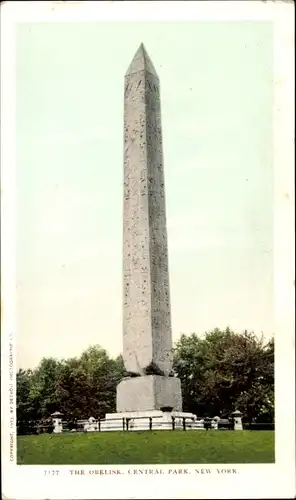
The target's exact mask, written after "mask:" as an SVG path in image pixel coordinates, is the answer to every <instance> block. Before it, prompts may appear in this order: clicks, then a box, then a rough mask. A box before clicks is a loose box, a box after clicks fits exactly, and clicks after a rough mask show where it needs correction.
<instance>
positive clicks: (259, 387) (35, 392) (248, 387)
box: [17, 328, 274, 423]
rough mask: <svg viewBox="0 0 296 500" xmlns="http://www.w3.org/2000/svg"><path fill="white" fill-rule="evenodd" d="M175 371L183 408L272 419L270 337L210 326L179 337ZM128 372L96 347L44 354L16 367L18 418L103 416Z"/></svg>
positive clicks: (118, 360)
mask: <svg viewBox="0 0 296 500" xmlns="http://www.w3.org/2000/svg"><path fill="white" fill-rule="evenodd" d="M174 373H175V374H176V375H177V376H178V377H180V379H181V383H182V395H183V409H184V411H190V412H192V413H194V414H196V415H198V416H207V415H208V416H211V417H214V416H217V415H220V416H222V417H228V416H229V415H230V413H231V412H232V411H233V410H235V409H239V410H240V411H241V412H242V413H243V415H244V419H245V421H252V420H256V421H257V422H260V421H261V422H270V421H273V418H274V340H273V339H272V340H270V341H269V342H268V343H267V344H264V342H263V340H262V339H258V338H257V337H256V336H255V335H254V334H252V333H248V332H244V333H235V332H233V331H232V330H230V329H229V328H227V329H226V330H225V331H221V330H219V329H215V330H213V331H211V332H207V333H206V334H205V335H204V336H202V337H200V336H197V335H196V334H195V333H193V334H192V335H189V336H186V335H182V336H181V338H180V340H179V341H178V342H177V344H176V346H175V349H174ZM125 375H126V373H125V370H124V366H123V361H122V358H121V356H119V357H118V358H116V359H112V358H110V357H109V356H108V353H107V352H106V351H105V350H104V349H102V348H101V347H100V346H92V347H90V348H89V349H87V350H86V351H84V352H83V353H82V354H81V356H80V357H79V358H70V359H64V360H61V361H57V360H55V359H52V358H43V359H42V360H41V362H40V364H39V366H38V367H37V368H36V369H35V370H19V371H18V373H17V418H18V422H19V423H20V422H30V421H37V420H38V421H39V420H41V419H47V418H48V417H49V416H50V415H51V413H53V412H54V411H57V410H58V411H60V412H61V413H62V414H63V415H64V418H65V419H66V420H74V419H80V418H89V417H90V416H93V417H95V418H97V417H104V416H105V414H106V413H109V412H114V411H116V404H115V399H116V386H117V384H118V383H119V381H120V380H121V379H122V378H123V377H124V376H125Z"/></svg>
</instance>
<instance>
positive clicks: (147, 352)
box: [123, 53, 172, 375]
mask: <svg viewBox="0 0 296 500" xmlns="http://www.w3.org/2000/svg"><path fill="white" fill-rule="evenodd" d="M142 56H143V57H144V58H146V59H145V60H143V61H142V60H141V57H142ZM147 57H148V56H147V54H146V53H143V54H142V55H141V53H137V55H136V58H135V62H132V64H131V67H130V69H129V70H130V72H128V74H127V75H126V77H125V91H124V96H125V100H124V224H123V239H124V243H123V251H124V266H123V267H124V310H123V330H124V331H123V337H124V338H123V347H124V349H123V358H124V362H125V366H126V369H127V370H128V371H129V372H131V373H137V374H139V375H141V374H142V373H143V371H144V373H145V370H146V371H148V370H151V369H154V370H155V373H156V372H157V373H164V374H166V375H167V374H169V373H170V372H171V368H172V354H171V352H172V339H171V314H170V293H169V276H168V251H167V230H166V213H165V186H164V173H163V152H162V133H161V109H160V90H159V80H158V76H157V75H156V73H155V70H154V68H153V65H152V63H151V61H150V60H148V59H147ZM138 68H139V70H138ZM147 69H148V70H147ZM135 353H137V356H135ZM136 359H137V361H136ZM149 373H150V372H149Z"/></svg>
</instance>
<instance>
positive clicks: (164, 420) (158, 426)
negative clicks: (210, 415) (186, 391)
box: [101, 410, 204, 431]
mask: <svg viewBox="0 0 296 500" xmlns="http://www.w3.org/2000/svg"><path fill="white" fill-rule="evenodd" d="M184 426H185V428H186V429H188V430H189V429H204V424H203V421H198V420H197V419H196V416H195V415H194V414H193V413H186V412H177V411H172V412H164V411H161V410H152V411H142V412H140V411H137V412H121V413H107V414H106V417H105V420H104V421H103V422H101V431H120V430H122V431H123V430H125V431H141V430H142V431H144V430H174V429H184Z"/></svg>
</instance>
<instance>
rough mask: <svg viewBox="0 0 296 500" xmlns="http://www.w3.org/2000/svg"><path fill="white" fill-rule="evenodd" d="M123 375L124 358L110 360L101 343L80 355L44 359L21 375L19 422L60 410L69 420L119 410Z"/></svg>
mask: <svg viewBox="0 0 296 500" xmlns="http://www.w3.org/2000/svg"><path fill="white" fill-rule="evenodd" d="M123 376H124V368H123V362H122V359H121V357H119V358H116V359H110V358H109V356H108V354H107V352H106V351H105V350H104V349H101V348H100V347H99V346H93V347H90V348H89V349H87V350H86V351H85V352H83V353H82V355H81V356H80V358H70V359H67V360H62V361H56V360H54V359H52V358H48V359H46V358H44V359H42V361H41V362H40V364H39V365H38V367H37V368H36V369H35V370H27V371H25V370H19V372H18V374H17V418H18V421H19V422H22V421H29V420H39V419H46V418H48V417H49V416H50V415H51V414H52V413H53V412H54V411H57V410H58V411H60V412H61V413H62V414H63V415H64V418H65V419H67V420H72V419H75V418H77V419H80V418H89V417H90V416H94V417H96V418H97V417H103V416H104V415H105V413H106V412H112V411H115V395H116V386H117V384H118V382H119V381H120V380H121V379H122V377H123Z"/></svg>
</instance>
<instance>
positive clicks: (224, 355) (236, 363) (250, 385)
mask: <svg viewBox="0 0 296 500" xmlns="http://www.w3.org/2000/svg"><path fill="white" fill-rule="evenodd" d="M174 372H175V374H176V375H177V376H178V377H180V379H181V382H182V391H183V407H184V411H191V412H192V413H195V414H197V415H198V416H203V415H209V416H212V417H214V416H217V415H219V416H223V417H227V416H229V415H230V414H231V412H232V411H234V410H235V409H239V410H240V411H241V412H242V413H243V415H244V419H245V420H246V421H251V420H254V419H256V420H257V421H260V420H261V421H263V420H265V421H266V422H269V421H272V420H273V416H274V396H273V393H274V341H273V339H272V340H271V341H269V342H268V343H267V344H266V345H264V343H263V340H262V339H258V338H257V337H256V336H255V335H254V334H253V333H249V332H247V331H245V332H243V333H240V334H238V333H235V332H233V331H231V330H230V329H229V328H227V329H226V330H225V331H221V330H219V329H215V330H214V331H212V332H207V333H206V334H205V335H204V336H203V337H198V336H197V335H196V334H192V335H190V336H185V335H182V336H181V338H180V340H179V341H178V342H177V344H176V348H175V352H174Z"/></svg>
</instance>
